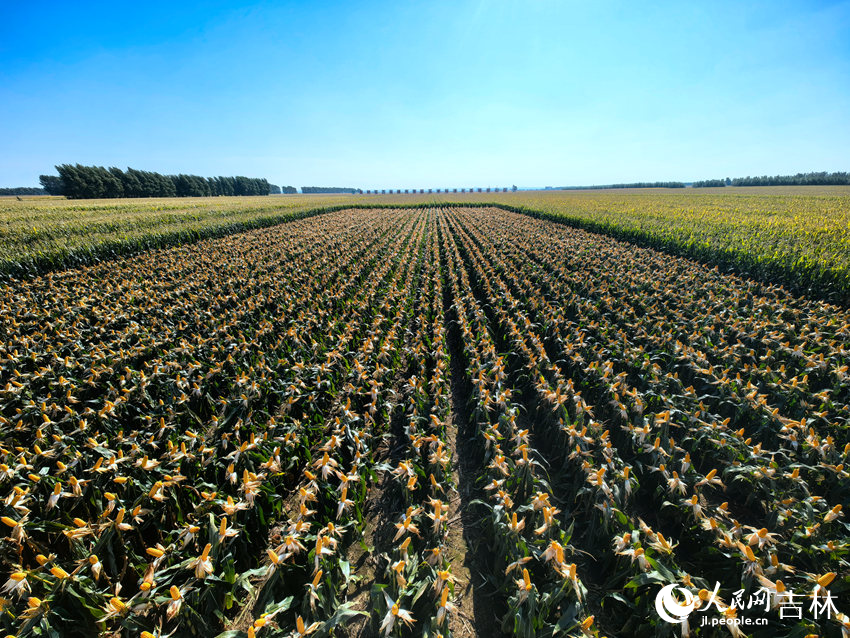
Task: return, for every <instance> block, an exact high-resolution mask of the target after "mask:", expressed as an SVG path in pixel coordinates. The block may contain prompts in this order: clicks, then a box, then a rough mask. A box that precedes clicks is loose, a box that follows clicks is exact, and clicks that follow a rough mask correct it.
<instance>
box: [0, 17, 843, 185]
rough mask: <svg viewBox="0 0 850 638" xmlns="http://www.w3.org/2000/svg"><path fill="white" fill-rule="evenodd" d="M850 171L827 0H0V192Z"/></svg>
mask: <svg viewBox="0 0 850 638" xmlns="http://www.w3.org/2000/svg"><path fill="white" fill-rule="evenodd" d="M77 162H79V163H81V164H96V165H104V166H118V167H120V168H126V167H127V166H132V167H133V168H139V169H146V170H154V171H159V172H162V173H178V172H185V173H194V174H198V175H204V176H211V175H236V174H239V175H247V176H250V177H265V178H267V179H269V181H271V182H272V183H275V184H280V185H293V186H304V185H307V186H310V185H316V186H355V187H361V188H375V187H377V188H391V187H392V188H406V187H410V188H412V187H425V188H428V187H434V188H440V187H464V186H488V185H490V186H497V185H498V186H510V185H511V184H517V185H519V186H544V185H553V186H561V185H577V184H604V183H614V182H631V181H641V180H653V181H654V180H683V181H690V180H692V179H701V178H715V177H726V176H731V177H735V176H744V175H754V174H759V175H761V174H779V173H782V174H784V173H796V172H798V171H804V172H805V171H810V170H827V171H835V170H850V2H846V1H845V2H805V1H795V2H788V1H784V0H770V1H765V2H734V1H733V2H723V1H719V0H718V1H714V0H712V1H710V2H699V3H698V2H690V1H687V2H686V1H680V2H634V1H628V2H607V1H604V0H602V1H597V0H594V1H593V2H586V1H582V2H557V1H554V0H553V1H547V0H525V1H516V2H508V1H499V0H474V1H469V2H467V1H465V0H451V1H442V0H429V1H427V2H426V1H424V0H423V1H420V2H406V1H403V0H396V1H394V2H335V1H332V0H326V1H324V2H265V3H264V2H254V3H245V2H236V1H216V0H213V1H205V2H191V1H184V0H180V1H179V2H174V3H173V4H172V3H171V2H160V1H159V0H149V1H145V2H122V1H117V0H113V1H111V2H102V3H100V2H85V1H84V0H80V1H78V2H67V1H64V0H63V1H62V2H37V1H27V2H12V1H11V0H8V1H7V0H0V186H35V185H37V184H38V175H39V174H41V173H53V172H54V170H53V166H54V165H55V164H60V163H77Z"/></svg>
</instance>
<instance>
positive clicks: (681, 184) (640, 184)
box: [558, 182, 685, 191]
mask: <svg viewBox="0 0 850 638" xmlns="http://www.w3.org/2000/svg"><path fill="white" fill-rule="evenodd" d="M684 187H685V183H684V182H632V183H631V184H607V185H604V186H561V187H560V188H558V190H561V191H584V190H606V189H609V188H684Z"/></svg>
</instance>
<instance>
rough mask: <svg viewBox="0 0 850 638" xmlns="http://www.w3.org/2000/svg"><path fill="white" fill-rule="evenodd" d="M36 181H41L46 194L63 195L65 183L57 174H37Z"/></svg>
mask: <svg viewBox="0 0 850 638" xmlns="http://www.w3.org/2000/svg"><path fill="white" fill-rule="evenodd" d="M38 181H39V182H40V183H41V185H42V187H44V190H45V191H46V192H47V194H48V195H64V194H65V185H64V183H63V182H62V178H61V177H59V176H58V175H39V176H38Z"/></svg>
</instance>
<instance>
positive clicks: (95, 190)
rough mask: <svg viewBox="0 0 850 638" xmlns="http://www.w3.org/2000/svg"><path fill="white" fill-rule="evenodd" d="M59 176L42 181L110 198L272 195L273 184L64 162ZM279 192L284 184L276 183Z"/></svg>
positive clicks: (79, 194) (56, 189) (55, 188)
mask: <svg viewBox="0 0 850 638" xmlns="http://www.w3.org/2000/svg"><path fill="white" fill-rule="evenodd" d="M56 171H57V172H58V173H59V175H58V176H56V175H41V176H39V181H40V182H41V185H42V186H43V187H44V190H45V191H47V192H48V193H49V194H50V195H65V196H66V197H68V198H70V199H100V198H110V197H213V196H218V195H269V194H271V193H272V192H275V191H273V190H272V186H273V185H272V184H269V182H268V180H267V179H265V178H257V177H242V176H236V177H200V176H199V175H184V174H182V173H181V174H179V175H163V174H161V173H156V172H153V171H140V170H136V169H134V168H128V169H127V170H126V171H122V170H121V169H120V168H115V167H114V166H113V167H110V168H104V167H103V166H83V165H81V164H60V165H58V166H56ZM274 188H276V189H277V191H276V192H278V193H279V192H280V187H278V186H274Z"/></svg>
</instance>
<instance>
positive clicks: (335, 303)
mask: <svg viewBox="0 0 850 638" xmlns="http://www.w3.org/2000/svg"><path fill="white" fill-rule="evenodd" d="M0 290H2V295H0V310H2V312H0V495H2V497H3V501H2V506H0V509H2V517H0V535H2V538H0V596H2V601H0V606H2V616H0V625H2V627H1V628H0V629H2V631H3V632H4V633H5V634H7V635H10V636H20V637H23V636H122V637H139V636H141V637H143V638H151V637H157V638H160V637H161V638H165V637H167V636H175V637H180V636H210V637H211V636H219V637H220V638H242V637H246V636H248V637H251V638H253V637H255V636H259V637H263V638H264V637H269V638H272V637H274V636H287V637H300V636H307V635H313V636H317V637H319V636H331V635H333V636H342V637H353V636H364V637H367V636H427V637H432V638H436V637H438V636H441V637H444V638H448V637H449V636H470V635H489V636H493V637H495V636H500V635H504V636H520V637H522V638H531V637H535V636H570V637H575V638H579V637H595V638H600V637H603V636H607V637H609V638H613V637H615V636H616V637H620V636H622V637H629V636H636V637H638V636H639V637H643V636H647V637H649V636H670V637H673V636H676V637H678V636H687V635H691V636H715V635H716V636H730V635H731V636H733V637H735V638H737V637H738V636H745V635H746V636H750V635H752V636H764V637H788V638H791V637H800V638H803V637H804V636H809V635H815V636H841V637H842V638H848V636H850V617H848V616H847V615H845V614H847V613H850V600H848V598H847V594H848V592H850V561H848V554H850V523H848V522H847V517H846V513H847V508H848V507H850V474H848V469H850V468H848V461H850V459H848V457H850V368H848V365H850V313H848V311H847V310H845V309H842V308H841V307H838V306H833V305H829V304H827V303H824V302H820V301H814V300H812V299H810V298H806V297H800V296H794V295H792V294H791V293H789V292H788V291H787V289H785V288H783V287H780V286H778V285H774V284H771V283H766V282H765V281H764V280H762V281H761V282H759V281H754V280H751V279H746V278H742V277H739V276H737V275H734V274H729V273H726V272H721V270H720V269H719V268H717V267H712V266H711V265H710V264H708V265H706V264H701V263H697V262H695V261H691V260H688V259H686V258H683V257H677V256H673V255H671V254H669V253H664V252H659V251H657V250H653V249H651V248H648V247H639V246H636V245H634V244H629V243H624V242H621V241H618V240H617V239H615V238H612V237H608V236H605V235H598V234H592V233H589V232H586V231H585V230H582V229H579V228H574V227H570V226H568V225H564V224H559V223H554V222H553V221H550V220H546V219H538V218H534V217H531V216H528V215H522V214H518V213H515V212H511V211H507V210H503V209H498V208H491V207H480V208H475V207H470V206H466V207H452V206H439V205H434V206H431V207H427V206H425V207H420V208H385V209H368V210H365V209H358V210H353V209H347V210H338V211H331V212H327V213H324V214H322V215H316V216H310V217H305V218H301V219H293V220H292V221H289V222H287V223H283V224H279V225H276V226H272V227H269V228H263V229H256V230H250V231H247V232H243V233H239V234H233V235H228V236H225V237H220V238H211V239H205V240H201V241H198V242H196V243H193V244H186V245H180V246H176V247H172V248H167V249H164V250H148V251H143V252H140V253H138V254H136V255H130V256H124V257H120V258H115V259H113V260H112V261H107V262H102V263H94V264H91V265H83V266H80V267H77V268H73V269H65V270H54V271H50V272H46V273H44V274H42V275H39V276H32V277H24V278H20V279H10V280H8V281H6V282H5V283H0ZM716 583H719V589H718V588H717V587H716V586H715V584H716ZM668 585H670V586H673V585H675V586H677V587H678V591H679V597H680V599H681V598H682V597H684V598H685V599H686V600H692V601H693V602H692V612H691V613H690V616H689V617H688V618H686V619H678V618H677V620H679V622H676V623H671V622H668V621H665V620H664V619H663V618H662V617H660V616H659V612H658V611H657V596H658V593H659V590H661V589H662V588H663V587H665V586H668ZM740 590H743V591H744V592H745V593H747V594H750V593H754V592H756V591H763V592H766V595H765V596H764V602H763V604H762V605H761V606H759V607H757V608H756V607H753V606H744V607H742V606H741V605H740V604H739V605H735V604H734V603H735V602H736V600H740V599H741V593H740ZM827 592H829V595H830V596H831V598H829V600H831V601H832V602H833V603H834V606H835V610H834V611H831V613H830V614H826V613H817V612H818V608H817V607H814V608H813V609H810V606H811V605H812V601H813V600H814V601H815V602H817V600H818V597H820V599H823V598H824V596H825V595H826V593H827ZM744 600H746V598H744ZM795 600H796V601H805V605H804V606H803V610H802V611H803V613H802V614H801V616H800V617H788V615H787V614H783V613H782V612H784V611H787V609H788V608H789V607H791V606H792V603H793V602H794V601H795ZM820 611H821V612H823V611H824V610H823V609H822V608H821V609H820ZM744 616H746V617H747V618H748V619H750V620H758V619H766V621H767V624H766V625H757V624H756V625H753V626H743V625H741V624H736V623H735V622H734V621H735V620H736V619H740V618H742V617H744ZM713 621H714V624H713V625H712V624H711V623H712V622H713ZM721 621H722V624H721ZM702 623H705V626H703V625H702Z"/></svg>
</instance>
